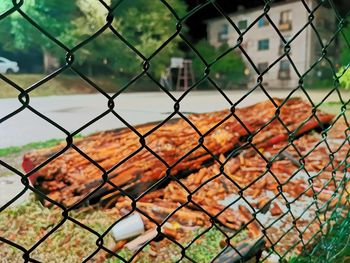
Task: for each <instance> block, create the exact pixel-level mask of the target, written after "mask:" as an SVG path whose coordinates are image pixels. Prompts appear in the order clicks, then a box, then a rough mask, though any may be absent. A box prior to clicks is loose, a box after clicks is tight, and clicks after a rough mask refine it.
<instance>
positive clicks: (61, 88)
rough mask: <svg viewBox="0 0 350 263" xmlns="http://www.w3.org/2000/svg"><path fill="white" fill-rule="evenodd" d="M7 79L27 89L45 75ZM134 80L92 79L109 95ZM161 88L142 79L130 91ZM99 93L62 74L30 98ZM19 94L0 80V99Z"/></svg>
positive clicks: (74, 77) (38, 89)
mask: <svg viewBox="0 0 350 263" xmlns="http://www.w3.org/2000/svg"><path fill="white" fill-rule="evenodd" d="M6 77H7V78H9V79H10V80H12V81H13V82H15V83H16V84H17V85H19V86H20V87H21V88H23V89H27V88H28V87H30V86H31V85H33V84H34V83H36V82H38V81H39V80H41V79H43V78H44V77H45V75H43V74H10V75H6ZM131 79H132V77H131V76H116V77H115V76H99V77H90V80H92V81H93V82H94V83H95V84H97V85H98V86H99V87H100V88H101V89H102V90H104V91H105V92H107V93H115V92H116V91H118V90H119V89H121V88H122V87H124V85H126V84H127V83H128V82H130V80H131ZM154 90H159V88H158V87H157V86H156V85H155V84H154V83H153V82H152V81H151V80H150V79H148V78H145V77H144V78H140V79H139V80H138V81H136V82H135V83H134V84H132V85H131V86H129V87H128V89H127V90H126V91H127V92H128V91H154ZM96 92H98V91H97V90H96V89H95V88H94V87H92V86H90V85H89V84H88V83H87V82H86V81H84V80H83V79H82V78H80V77H79V76H75V75H66V74H60V75H58V76H56V77H55V78H53V79H51V80H49V81H48V82H46V83H44V84H42V85H40V86H39V87H38V88H36V89H34V90H33V91H31V92H30V96H34V97H36V96H58V95H74V94H90V93H96ZM18 95H19V92H18V91H17V90H16V89H15V88H13V87H12V86H10V85H9V84H7V83H6V82H4V81H2V80H0V98H16V97H18Z"/></svg>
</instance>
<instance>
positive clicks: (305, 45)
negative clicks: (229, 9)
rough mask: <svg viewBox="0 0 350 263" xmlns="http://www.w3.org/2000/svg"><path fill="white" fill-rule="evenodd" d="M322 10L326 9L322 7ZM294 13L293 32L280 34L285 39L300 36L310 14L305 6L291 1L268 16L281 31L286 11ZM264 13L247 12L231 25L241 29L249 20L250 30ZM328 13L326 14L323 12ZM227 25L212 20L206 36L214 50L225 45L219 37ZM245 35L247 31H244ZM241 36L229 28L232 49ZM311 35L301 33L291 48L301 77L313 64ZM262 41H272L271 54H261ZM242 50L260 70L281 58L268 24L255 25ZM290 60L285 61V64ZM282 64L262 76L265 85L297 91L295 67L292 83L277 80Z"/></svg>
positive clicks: (253, 76)
mask: <svg viewBox="0 0 350 263" xmlns="http://www.w3.org/2000/svg"><path fill="white" fill-rule="evenodd" d="M311 1H312V0H309V1H308V5H309V6H310V7H311V4H312V2H311ZM321 9H325V8H324V7H321ZM288 10H290V11H291V14H292V19H291V23H292V26H291V30H285V31H280V32H281V33H282V35H283V36H286V37H290V38H291V37H293V36H294V35H295V34H296V33H297V32H299V31H300V30H301V29H302V28H303V26H304V25H305V24H306V23H307V22H308V12H307V10H306V9H305V7H304V6H303V4H302V2H301V1H292V2H286V3H282V4H281V3H279V4H277V5H273V6H272V7H271V9H270V10H269V12H268V15H269V17H270V18H271V20H272V21H273V22H274V24H275V25H276V26H277V28H279V21H280V14H281V12H283V11H288ZM262 13H263V9H262V8H259V9H255V10H250V11H249V10H245V11H241V12H240V13H236V14H232V15H230V18H231V19H232V21H233V22H234V23H235V24H236V25H238V22H239V21H240V20H245V19H246V20H248V26H249V25H250V24H251V23H252V22H253V21H254V20H255V19H257V18H258V16H259V15H261V14H262ZM320 13H326V12H320ZM225 23H226V24H228V22H227V20H226V19H225V18H218V19H212V20H210V21H208V27H207V33H208V41H209V42H210V44H212V45H213V46H220V45H221V44H223V42H220V41H219V40H218V34H219V32H220V30H221V28H222V25H223V24H225ZM243 31H244V30H243ZM238 37H239V34H238V33H237V32H236V31H235V29H234V28H233V27H232V26H229V34H228V40H227V43H228V44H229V45H230V46H234V45H235V44H236V43H237V39H238ZM311 38H313V36H312V32H311V28H310V27H308V28H307V29H306V30H302V32H301V33H300V34H299V35H298V36H297V37H296V38H295V39H294V40H293V42H292V44H291V53H290V57H291V59H292V60H293V62H294V64H295V66H296V68H297V70H298V71H299V73H300V74H301V75H302V74H303V73H304V72H305V71H306V70H307V69H308V68H309V66H310V64H312V62H313V61H311V60H312V57H314V56H313V55H312V51H313V44H312V41H311ZM262 39H269V49H268V50H258V41H259V40H262ZM242 46H243V47H244V49H245V51H246V52H247V54H248V55H249V56H250V58H251V59H252V61H253V62H254V63H255V65H256V66H257V65H258V64H259V63H266V62H267V63H268V64H269V65H271V64H272V63H273V62H274V61H275V60H277V59H278V58H279V56H280V54H279V50H280V37H279V35H278V34H277V32H276V30H275V29H274V28H273V27H272V26H271V25H270V24H269V25H267V26H264V27H258V24H255V25H254V26H253V27H252V28H250V29H249V30H248V31H247V33H246V34H244V36H243V42H242ZM285 59H287V57H284V58H283V60H285ZM279 67H280V65H279V63H277V64H276V65H274V66H273V67H272V68H271V69H270V70H269V71H268V73H267V74H266V75H264V76H263V79H264V82H263V84H265V85H267V86H269V87H273V88H294V87H296V86H297V85H298V81H299V77H298V76H297V74H296V73H295V71H294V69H293V68H292V66H290V73H291V74H290V79H289V80H281V79H279V78H278V73H279ZM250 72H251V83H250V86H251V85H254V83H256V79H257V77H258V74H256V73H255V71H253V69H252V68H250Z"/></svg>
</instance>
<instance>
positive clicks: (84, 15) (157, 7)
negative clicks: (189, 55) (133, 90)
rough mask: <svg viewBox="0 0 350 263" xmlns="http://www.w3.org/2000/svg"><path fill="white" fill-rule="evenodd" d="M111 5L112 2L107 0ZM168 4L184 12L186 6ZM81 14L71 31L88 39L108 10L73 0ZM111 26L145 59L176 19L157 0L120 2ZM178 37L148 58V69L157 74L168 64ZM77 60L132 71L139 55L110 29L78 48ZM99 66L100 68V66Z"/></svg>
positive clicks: (173, 28)
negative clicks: (152, 0) (150, 0)
mask: <svg viewBox="0 0 350 263" xmlns="http://www.w3.org/2000/svg"><path fill="white" fill-rule="evenodd" d="M105 2H106V3H107V4H109V5H110V6H112V7H113V6H114V4H115V2H116V1H112V2H110V1H109V2H108V1H105ZM168 3H169V4H170V5H171V6H172V7H173V8H175V10H176V11H177V12H178V14H179V15H180V16H181V15H184V14H185V11H186V5H185V3H184V2H183V1H182V0H181V1H179V0H171V1H168ZM77 4H78V7H79V10H80V12H81V15H80V16H79V17H77V18H76V19H75V20H74V21H73V24H74V30H73V34H77V35H80V37H81V38H85V39H86V38H88V37H89V36H91V35H92V34H94V33H95V32H96V31H97V30H98V29H100V28H101V27H103V26H104V25H105V23H106V17H107V14H108V10H107V9H105V8H104V7H103V6H102V5H100V4H96V2H91V3H90V2H87V1H84V0H78V1H77ZM113 16H114V20H113V23H112V26H113V28H114V29H115V30H116V31H117V32H118V33H119V34H120V35H121V36H122V37H123V38H124V39H126V40H127V42H128V43H130V44H131V45H132V46H133V47H135V48H136V49H137V50H138V51H139V52H141V53H142V55H143V56H145V57H146V58H148V57H149V56H150V55H152V54H153V52H155V51H156V50H157V49H158V48H159V47H160V46H161V45H162V44H163V43H164V42H165V41H166V40H167V39H168V38H169V37H170V36H171V35H172V34H173V33H174V32H176V22H177V20H176V19H175V17H174V16H173V15H172V14H171V12H170V11H169V10H168V9H167V8H166V7H165V6H164V4H162V3H161V2H160V1H154V2H152V4H145V1H143V0H133V1H124V2H123V3H122V4H121V5H120V6H118V8H116V9H115V11H114V12H113ZM178 43H179V39H174V40H172V41H171V42H170V43H169V44H168V45H167V46H166V47H165V48H164V49H163V50H162V51H161V53H160V54H158V55H157V56H155V57H154V58H152V60H151V62H150V65H151V67H150V71H151V72H152V73H154V74H155V75H156V77H159V76H160V74H161V71H162V70H164V69H165V68H166V67H167V66H169V63H170V57H171V56H174V55H179V49H178ZM78 55H79V56H78V57H77V59H78V62H79V63H81V64H85V65H86V64H88V65H90V66H92V65H97V66H99V68H100V70H101V69H106V68H107V69H108V70H109V71H110V72H112V73H119V74H120V73H122V74H133V75H135V74H136V73H137V72H141V70H142V67H141V62H142V58H141V57H140V56H138V55H137V54H136V53H135V52H134V51H132V50H131V49H130V48H129V47H127V45H126V44H125V43H123V42H122V41H121V40H120V39H119V38H118V37H117V36H116V35H115V34H114V33H113V32H112V31H111V30H110V29H107V30H106V31H105V32H104V33H103V34H102V35H101V36H99V37H97V38H96V39H95V40H93V41H91V42H90V43H89V44H88V45H86V46H84V47H83V48H82V49H81V50H79V51H78ZM101 66H102V68H101Z"/></svg>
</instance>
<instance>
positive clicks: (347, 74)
mask: <svg viewBox="0 0 350 263" xmlns="http://www.w3.org/2000/svg"><path fill="white" fill-rule="evenodd" d="M349 61H350V60H349ZM337 75H338V76H339V77H340V78H339V82H340V86H341V87H342V88H344V89H347V90H350V68H347V69H346V68H344V67H341V68H340V69H339V71H338V74H337Z"/></svg>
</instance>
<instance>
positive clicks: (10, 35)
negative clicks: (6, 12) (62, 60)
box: [0, 0, 78, 68]
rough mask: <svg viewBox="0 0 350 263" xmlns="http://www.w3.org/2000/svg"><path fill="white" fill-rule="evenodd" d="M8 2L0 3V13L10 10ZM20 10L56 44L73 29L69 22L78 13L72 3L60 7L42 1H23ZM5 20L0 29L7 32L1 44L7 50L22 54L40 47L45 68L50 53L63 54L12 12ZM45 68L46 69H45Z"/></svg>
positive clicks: (17, 14) (58, 3) (29, 24)
mask: <svg viewBox="0 0 350 263" xmlns="http://www.w3.org/2000/svg"><path fill="white" fill-rule="evenodd" d="M10 2H11V1H6V2H3V3H1V4H0V5H1V8H0V9H9V8H11V6H12V4H10ZM21 10H22V11H23V12H24V13H25V14H26V15H28V16H29V17H30V18H31V19H32V20H33V21H34V22H35V23H37V24H38V25H39V26H40V27H42V28H44V29H45V30H46V31H47V32H48V33H49V34H51V35H52V36H53V37H55V38H57V39H59V40H62V39H63V36H64V35H65V34H67V32H69V31H70V29H71V28H72V25H71V23H70V21H71V20H72V19H73V18H74V16H75V15H76V13H77V11H78V9H77V7H76V5H75V3H74V1H66V2H65V3H64V4H62V3H61V2H60V1H45V0H26V1H24V4H23V5H22V6H21ZM6 20H7V22H6V24H1V26H2V28H3V30H7V33H6V35H7V37H6V39H5V40H4V43H3V45H4V47H5V48H6V49H7V50H10V51H16V50H21V51H23V50H30V49H33V48H38V47H39V48H41V49H42V52H43V54H44V56H43V57H44V64H45V62H46V61H47V56H49V54H50V53H51V54H55V53H56V54H57V53H59V52H61V53H62V49H61V48H59V47H58V46H57V45H56V44H55V43H54V42H52V41H51V40H49V39H48V38H47V37H46V36H45V35H44V34H43V33H41V32H40V31H39V30H38V29H36V28H35V27H33V25H32V24H31V23H29V22H28V21H27V20H26V19H24V18H23V17H22V16H21V14H20V13H19V12H14V13H13V14H11V15H10V16H9V17H7V18H6V19H5V21H6ZM44 68H47V65H45V66H44Z"/></svg>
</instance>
